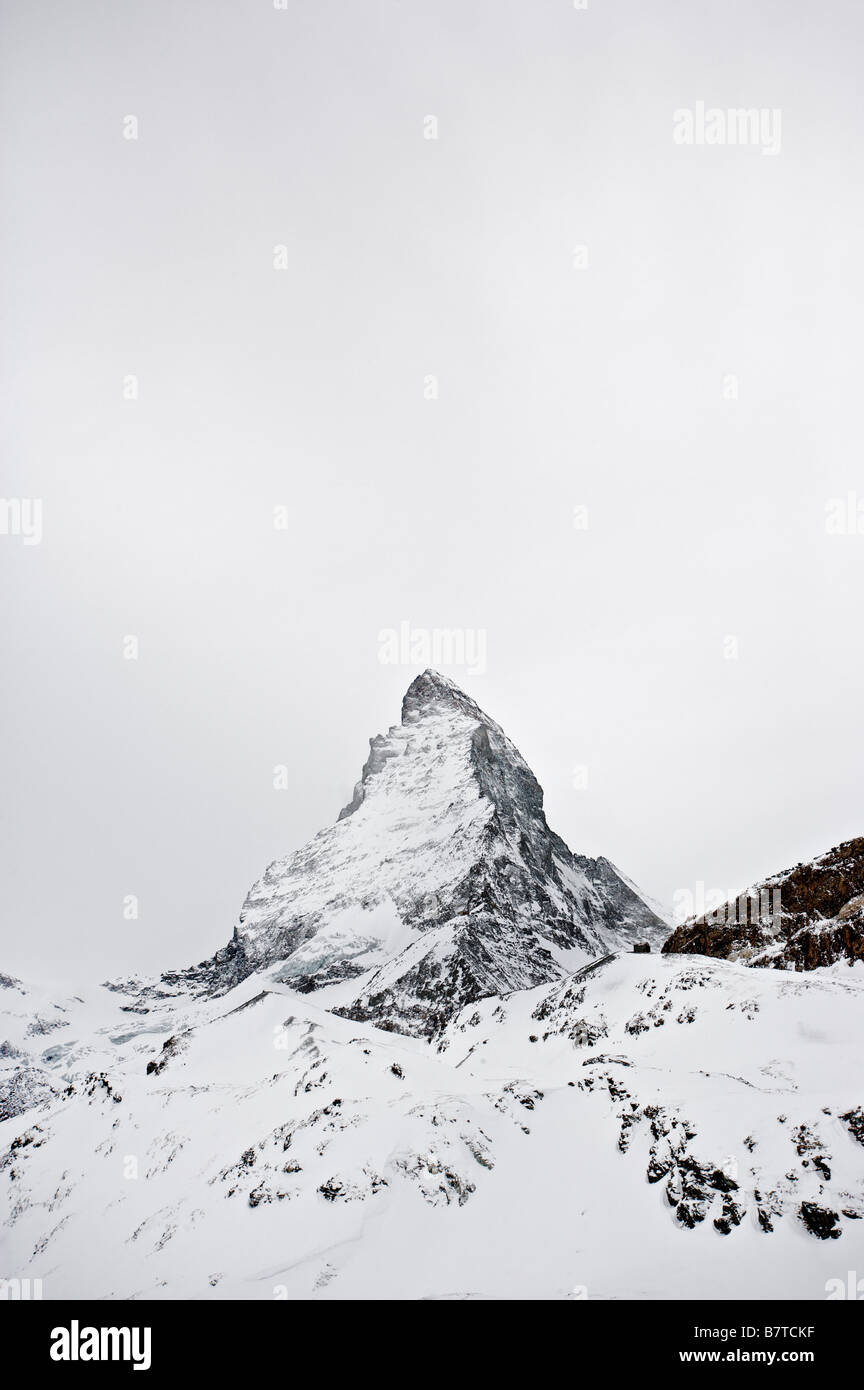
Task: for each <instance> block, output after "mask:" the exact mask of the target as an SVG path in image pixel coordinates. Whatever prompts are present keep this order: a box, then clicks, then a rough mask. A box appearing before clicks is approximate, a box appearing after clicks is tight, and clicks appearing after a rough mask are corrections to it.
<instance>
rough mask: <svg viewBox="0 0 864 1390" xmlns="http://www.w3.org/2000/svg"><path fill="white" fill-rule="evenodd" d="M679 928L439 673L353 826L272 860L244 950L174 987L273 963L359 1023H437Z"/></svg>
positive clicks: (249, 910) (430, 1030)
mask: <svg viewBox="0 0 864 1390" xmlns="http://www.w3.org/2000/svg"><path fill="white" fill-rule="evenodd" d="M667 932H668V928H667V927H666V925H665V924H664V923H663V921H662V920H661V919H660V917H659V916H658V915H657V914H656V913H655V912H654V911H653V909H652V908H651V907H650V906H649V905H648V903H647V902H646V901H645V900H644V899H643V898H642V897H641V896H640V895H639V893H638V891H637V890H636V889H635V888H634V887H633V885H632V884H630V883H629V881H628V880H626V879H625V878H624V877H623V876H622V875H621V874H620V873H619V872H618V870H617V869H616V868H615V866H614V865H613V864H611V863H610V862H609V861H608V860H606V859H603V858H599V859H590V858H587V857H584V856H581V855H577V854H573V853H571V851H570V850H569V849H568V847H567V845H566V844H565V843H564V841H563V840H562V839H561V838H560V837H559V836H558V835H556V834H555V833H554V832H553V831H552V830H550V828H549V826H548V824H547V822H546V817H545V815H544V812H543V792H542V790H541V788H540V786H539V784H538V782H537V780H536V778H535V777H534V775H533V773H532V772H531V770H530V768H529V767H528V766H527V764H526V763H525V761H524V759H523V758H522V757H521V755H520V754H519V752H518V751H517V749H516V748H515V747H514V745H513V744H512V743H511V742H510V740H509V739H508V738H507V736H506V735H505V734H504V732H503V730H502V729H501V728H500V727H499V726H498V725H497V724H496V723H495V722H494V720H492V719H490V718H489V716H488V715H486V714H484V713H483V711H482V710H481V709H480V708H479V706H478V705H477V704H475V702H474V701H473V700H472V699H470V698H469V697H468V696H467V695H466V694H464V692H463V691H461V690H460V689H459V688H458V686H456V685H454V684H453V682H452V681H449V680H447V679H445V678H444V677H443V676H440V675H438V674H437V673H436V672H433V671H426V672H424V673H423V675H421V676H418V677H417V679H416V680H414V681H413V682H412V684H411V686H410V688H409V689H408V692H407V694H406V695H405V698H404V700H403V704H402V720H401V723H400V724H397V725H395V726H394V727H393V728H391V729H390V730H389V731H388V733H386V734H382V735H378V736H377V737H375V738H373V739H372V740H371V741H370V753H369V758H368V759H367V762H366V764H365V766H364V768H363V772H362V776H361V779H360V781H359V782H358V783H357V786H356V787H355V790H354V795H353V797H352V799H351V802H350V803H349V804H348V805H347V806H346V807H345V808H344V810H343V811H342V812H341V814H340V816H339V819H338V821H337V822H336V824H335V825H333V826H330V827H328V828H327V829H325V830H322V831H321V832H320V833H319V834H318V835H316V836H315V838H314V839H313V840H311V841H310V843H309V844H308V845H306V846H304V848H303V849H301V850H298V851H297V852H296V853H294V854H291V855H288V856H287V857H286V858H284V859H280V860H277V861H276V862H275V863H273V864H271V865H270V867H269V868H268V869H267V870H266V872H265V873H264V875H263V876H262V878H261V879H259V881H258V882H257V883H256V884H255V885H254V886H253V887H252V889H251V890H250V892H249V894H248V896H247V898H246V901H245V903H244V904H243V909H242V911H241V913H240V919H239V922H238V924H237V926H236V928H235V931H234V936H233V939H232V941H231V942H230V943H229V945H228V946H227V947H226V948H224V949H223V950H221V951H219V952H217V954H216V956H215V957H214V958H213V959H212V960H210V961H207V962H204V963H203V964H202V965H201V966H198V967H195V968H194V969H193V970H191V971H184V972H178V973H174V974H169V975H166V976H165V977H164V979H163V986H164V987H166V988H167V989H168V990H169V991H174V990H176V989H178V988H180V989H192V990H193V991H195V992H197V993H200V994H207V995H213V994H218V993H222V992H225V991H226V990H228V989H230V988H232V987H233V986H234V985H235V984H237V983H239V982H240V981H241V980H243V979H245V978H246V977H247V976H248V975H249V974H251V973H252V972H253V971H258V970H262V969H265V968H267V969H270V970H271V972H272V974H273V977H274V978H275V979H278V980H279V981H280V982H282V983H284V984H288V985H290V986H291V987H292V988H293V989H296V990H300V991H307V992H310V993H311V992H312V991H322V990H325V991H329V993H328V994H327V996H326V1002H327V1004H328V1005H329V1006H331V1007H333V1008H335V1009H336V1010H337V1011H339V1012H341V1013H342V1014H343V1015H344V1016H346V1017H350V1018H354V1019H357V1020H367V1021H370V1022H374V1023H376V1024H377V1025H378V1026H379V1027H381V1028H386V1029H392V1030H395V1031H399V1032H404V1033H412V1034H418V1035H419V1034H434V1033H436V1032H438V1031H439V1030H440V1029H441V1028H443V1027H444V1026H445V1025H446V1023H447V1021H448V1020H449V1019H450V1018H452V1017H453V1015H454V1014H455V1013H457V1012H458V1010H459V1009H460V1008H462V1007H463V1005H465V1004H466V1003H470V1002H471V1001H472V1000H474V999H479V998H482V997H484V996H485V995H489V994H495V993H501V992H502V991H506V990H511V989H528V988H531V987H533V986H534V985H538V984H542V983H544V982H545V981H548V980H552V979H556V978H559V977H561V976H563V975H566V974H567V973H569V971H571V970H572V969H574V968H575V967H577V966H578V965H580V964H583V963H584V962H585V961H587V960H591V959H593V958H596V957H598V956H601V955H603V954H605V953H606V952H607V951H609V950H612V949H617V948H619V947H624V946H630V945H632V943H633V942H634V941H636V940H649V941H652V942H653V943H654V944H655V946H656V947H658V948H659V945H660V943H661V942H662V940H663V939H664V938H665V936H666V934H667ZM334 986H336V987H338V988H337V989H335V990H334V988H333V987H334Z"/></svg>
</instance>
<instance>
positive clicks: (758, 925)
mask: <svg viewBox="0 0 864 1390" xmlns="http://www.w3.org/2000/svg"><path fill="white" fill-rule="evenodd" d="M663 950H664V952H665V953H666V954H676V953H684V954H687V953H690V954H695V955H702V956H715V957H717V958H718V959H723V960H740V961H742V962H744V963H745V964H747V965H755V966H772V967H774V968H775V969H777V970H790V969H791V970H814V969H815V968H816V967H817V966H820V965H833V964H834V962H835V961H838V960H847V961H849V962H850V963H852V962H853V961H856V960H862V959H864V838H858V839H855V840H847V841H845V842H844V843H843V844H842V845H838V846H837V847H836V848H835V849H832V850H829V851H828V853H827V854H823V855H821V856H820V857H819V858H818V859H814V860H812V861H811V862H810V863H808V864H798V865H796V866H795V868H794V869H787V870H786V871H785V872H784V873H781V874H776V875H775V876H774V877H773V878H770V879H766V880H765V881H764V882H763V883H760V884H757V885H755V887H753V888H751V889H749V890H748V891H747V893H745V894H742V895H741V897H740V898H738V899H737V900H735V901H731V902H729V903H726V904H724V905H723V906H722V907H720V908H718V909H717V910H716V911H714V912H711V913H706V914H704V915H703V916H701V917H697V918H691V919H690V920H689V921H687V922H685V923H683V924H682V925H681V926H680V927H678V928H677V929H676V930H675V931H674V932H673V933H672V935H671V936H670V937H669V940H668V941H667V942H666V944H665V945H664V947H663Z"/></svg>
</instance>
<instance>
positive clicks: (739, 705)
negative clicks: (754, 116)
mask: <svg viewBox="0 0 864 1390" xmlns="http://www.w3.org/2000/svg"><path fill="white" fill-rule="evenodd" d="M862 37H864V16H862V11H861V8H860V5H859V4H857V3H853V0H848V2H846V0H829V3H823V4H821V5H813V4H811V3H804V2H803V0H762V3H760V4H759V5H758V6H754V5H753V4H752V0H751V2H750V3H747V2H745V0H741V2H740V3H736V0H730V3H724V4H722V5H717V4H709V3H705V2H704V0H703V2H701V3H693V0H655V3H653V4H651V5H650V6H649V5H645V4H644V0H590V7H589V9H588V10H587V11H584V12H582V11H578V10H576V9H574V7H573V5H572V3H570V0H365V3H363V4H359V3H355V2H354V0H338V3H337V0H315V2H314V3H311V0H288V7H287V9H286V10H285V11H277V10H275V9H274V8H273V7H272V3H271V0H231V2H230V3H229V0H206V3H205V0H148V3H146V4H135V3H132V2H131V0H120V3H118V0H103V2H101V3H100V0H78V3H75V4H69V3H68V0H62V2H61V0H40V3H39V4H32V3H28V0H14V2H13V0H4V3H2V4H0V41H2V50H3V57H2V72H0V77H2V97H0V176H2V183H3V188H4V195H5V196H4V200H3V202H4V207H3V211H2V221H0V232H2V246H0V252H2V267H3V269H2V310H3V323H4V333H3V385H4V390H3V397H2V432H3V451H2V455H3V464H2V483H0V492H2V495H3V496H4V497H7V498H9V497H31V498H41V499H42V502H43V540H42V543H41V545H32V546H27V545H24V544H23V540H22V537H20V536H14V535H11V536H0V585H2V641H3V653H4V657H5V680H4V683H3V691H2V703H0V718H2V729H3V735H4V737H3V777H4V784H5V786H4V789H5V796H4V803H5V809H4V814H3V821H2V861H3V862H2V883H3V907H4V912H3V925H2V932H3V937H2V942H0V970H6V971H11V972H13V973H17V974H23V975H29V976H31V977H35V976H41V977H54V978H57V977H62V976H64V975H69V974H73V973H74V974H76V975H93V974H95V975H97V976H98V977H99V978H102V977H105V976H107V975H110V974H116V973H120V972H125V971H131V970H141V971H150V970H158V969H161V968H167V967H170V966H178V965H183V964H187V963H190V962H192V961H195V960H199V959H201V958H203V957H204V956H205V955H208V954H210V953H211V952H212V951H213V950H214V949H215V948H216V947H218V946H219V945H221V944H223V943H224V942H225V941H226V940H227V939H228V937H229V935H230V932H231V929H232V926H233V923H234V920H235V918H236V914H237V911H238V910H239V906H240V903H241V901H242V899H243V896H244V894H245V892H246V889H247V887H248V886H249V884H250V883H251V882H252V881H253V879H254V878H256V877H257V876H258V874H259V873H260V872H261V871H262V870H263V868H264V867H265V865H266V864H267V863H268V862H269V861H270V860H271V859H272V858H274V857H276V856H278V855H280V854H283V853H286V852H287V851H289V850H291V849H292V848H294V847H296V846H298V845H300V844H302V843H303V842H304V841H305V840H307V839H308V838H309V837H310V836H311V835H312V834H313V833H314V832H315V831H317V830H318V829H319V828H320V827H321V826H322V825H324V824H326V823H328V822H330V821H332V820H333V819H334V818H335V816H336V814H337V812H338V810H339V808H340V807H341V806H342V805H343V804H344V803H345V801H346V800H348V798H349V796H350V791H351V787H352V785H353V783H354V781H355V780H356V778H357V776H358V775H359V770H360V767H361V764H362V763H363V761H364V758H365V756H366V751H367V742H366V741H367V739H368V737H369V736H370V735H371V734H374V733H376V732H378V731H380V730H382V729H384V728H386V727H387V725H388V724H390V723H394V722H396V720H397V719H398V715H399V703H400V699H401V695H402V692H403V690H404V688H405V687H406V686H407V685H408V683H409V681H410V680H411V678H412V677H413V675H414V674H416V668H415V667H413V666H411V667H406V668H394V667H389V666H382V665H381V664H380V663H379V661H378V633H379V630H380V629H382V628H387V627H395V626H396V625H397V624H398V623H399V622H400V621H401V620H408V621H410V622H411V623H412V625H414V626H415V627H426V628H434V627H444V628H453V627H461V628H469V629H483V630H484V632H485V633H486V640H487V645H488V660H487V670H486V672H485V673H484V674H483V675H477V676H474V677H471V676H467V675H465V673H464V672H463V671H460V670H459V669H458V668H449V669H448V670H447V674H449V675H451V676H453V677H454V678H455V679H456V680H458V681H460V683H462V684H464V686H465V688H466V689H467V690H468V692H469V693H470V694H471V695H473V696H474V697H475V698H476V699H477V700H478V701H479V702H480V703H481V704H482V705H483V706H484V708H486V709H487V710H488V712H489V713H490V714H491V715H492V716H493V717H494V718H495V719H497V720H498V721H499V722H500V723H501V724H503V726H504V728H505V729H506V730H507V732H508V733H509V735H510V736H511V738H513V740H514V741H515V742H516V744H517V745H518V746H519V748H520V749H521V751H522V753H523V754H524V755H525V757H526V758H527V759H528V761H529V762H530V764H531V765H532V767H533V768H534V770H535V772H536V774H537V776H538V778H539V780H540V782H541V783H542V785H543V786H544V788H545V790H546V804H547V812H548V816H549V820H550V823H551V824H552V826H553V827H554V828H555V829H556V830H558V831H559V833H561V834H562V835H563V836H564V838H565V839H566V840H567V841H568V843H569V844H570V845H571V846H572V847H573V848H574V849H575V850H578V851H580V852H585V853H591V854H598V853H603V854H606V855H608V856H609V857H610V858H612V859H613V860H614V861H615V862H616V863H618V864H619V865H620V867H621V868H622V869H623V870H624V871H625V872H626V873H627V874H629V875H630V876H631V877H632V878H634V879H635V880H636V881H637V882H638V883H639V884H640V885H641V886H642V887H643V888H644V889H646V891H648V892H649V893H651V894H653V895H654V896H655V897H657V898H658V899H660V900H661V901H663V902H665V903H667V904H668V903H670V902H671V900H672V897H673V894H674V893H675V892H676V890H678V889H680V888H682V887H684V888H693V889H694V890H695V885H696V883H697V881H699V880H702V881H703V882H705V883H706V884H707V885H708V887H710V888H716V887H719V888H729V889H732V890H738V889H739V888H742V887H743V886H745V885H746V884H748V883H749V882H751V881H752V880H753V879H754V878H756V877H758V876H761V875H763V874H765V873H769V872H772V871H774V870H776V869H779V868H782V867H784V866H786V865H788V864H790V863H795V862H796V861H797V860H799V859H803V858H807V857H809V856H811V855H812V854H814V853H816V852H818V851H820V850H823V849H827V848H828V847H829V846H831V845H833V844H835V843H837V842H838V841H840V840H842V839H844V838H848V837H850V836H852V835H856V834H860V833H862V832H864V816H862V813H861V809H860V788H861V784H862V773H864V751H862V740H861V712H860V711H861V677H862V664H864V658H862V644H861V612H862V608H861V592H862V578H864V534H861V535H845V536H838V535H828V534H826V530H825V505H826V502H827V501H828V500H829V499H831V498H834V497H845V496H846V494H847V493H848V492H850V491H852V492H854V493H856V496H859V497H860V498H861V499H862V501H864V464H862V448H861V424H860V413H861V405H860V400H861V390H860V377H861V333H860V315H861V304H862V300H864V295H862V290H864V284H862V281H864V270H862V264H864V262H862V256H861V252H860V240H861V227H862V226H864V194H862V182H861V178H860V150H861V144H862V134H864V131H862V124H864V120H862V108H861V96H860V52H861V41H862ZM698 101H704V102H705V103H706V104H707V105H708V106H718V107H721V108H731V107H739V106H747V107H750V106H752V107H759V108H762V107H765V108H772V109H773V108H779V109H780V110H781V112H782V149H781V153H780V154H779V155H778V156H777V157H773V158H772V157H768V156H765V155H763V154H762V153H761V150H760V149H759V148H741V147H734V148H733V147H729V146H723V147H707V146H701V147H691V148H683V147H680V146H677V145H675V144H674V142H673V139H672V130H673V112H674V111H675V110H676V109H678V108H681V107H691V106H695V103H696V102H698ZM128 115H135V116H136V117H137V119H138V122H139V138H138V140H137V141H131V140H126V139H124V138H123V120H124V117H126V116H128ZM428 115H434V116H436V118H437V120H438V135H439V138H438V139H437V140H434V141H433V140H426V139H424V138H423V132H424V118H425V117H426V116H428ZM277 245H284V246H286V247H287V248H288V268H287V269H286V270H283V271H277V270H274V269H273V248H274V246H277ZM578 245H584V246H586V247H587V248H588V265H587V268H585V269H575V268H574V247H576V246H578ZM129 374H134V375H136V376H137V377H138V379H139V389H140V395H139V399H138V400H137V401H129V400H124V399H123V380H124V377H126V376H127V375H129ZM428 374H434V375H436V376H437V377H438V380H439V398H438V399H437V400H433V401H430V400H426V399H424V378H425V377H426V376H427V375H428ZM729 374H734V375H735V376H736V377H737V379H738V391H739V395H738V399H737V400H730V399H726V398H724V377H726V376H727V375H729ZM583 504H584V505H587V506H588V508H589V529H588V530H587V531H577V530H574V528H573V508H574V506H577V505H583ZM279 505H284V506H286V507H288V509H289V517H290V520H289V525H288V528H287V529H286V530H284V531H276V530H275V529H274V527H273V509H274V507H276V506H279ZM862 530H864V527H862ZM127 634H135V635H137V636H138V638H139V640H140V659H139V660H138V661H137V662H135V661H127V660H124V659H123V646H122V644H123V638H124V636H125V635H127ZM729 635H734V636H736V637H737V639H738V642H739V657H738V659H737V660H727V659H725V658H724V639H725V638H726V637H727V636H729ZM277 764H285V765H287V766H288V767H289V768H290V781H291V785H290V787H289V788H288V789H287V790H284V791H277V790H275V789H274V787H273V768H274V766H275V765H277ZM576 764H585V765H587V767H588V777H589V785H588V788H587V790H578V789H576V788H574V786H573V768H574V765H576ZM127 894H135V895H136V896H137V897H138V898H139V904H140V906H139V912H140V915H139V918H138V920H137V921H127V920H124V917H123V899H124V896H125V895H127Z"/></svg>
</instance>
